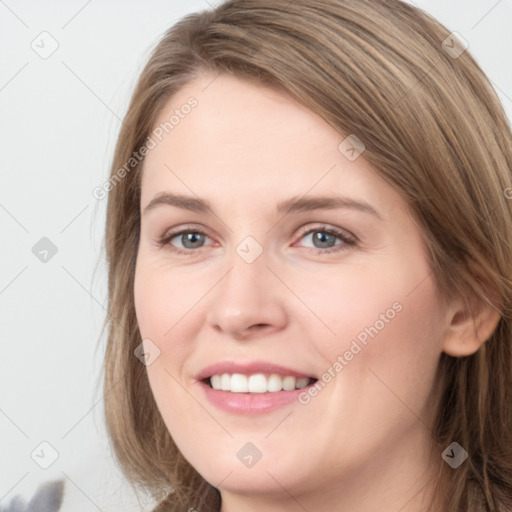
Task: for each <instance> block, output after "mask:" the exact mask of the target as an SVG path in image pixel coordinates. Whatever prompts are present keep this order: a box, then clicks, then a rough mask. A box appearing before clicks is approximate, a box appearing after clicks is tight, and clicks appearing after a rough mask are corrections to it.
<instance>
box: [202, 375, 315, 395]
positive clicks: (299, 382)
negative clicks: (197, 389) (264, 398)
mask: <svg viewBox="0 0 512 512" xmlns="http://www.w3.org/2000/svg"><path fill="white" fill-rule="evenodd" d="M309 383H310V378H309V377H292V376H286V377H281V375H277V374H275V373H273V374H271V375H265V374H263V373H255V374H253V375H243V374H241V373H234V374H232V375H231V374H229V373H223V374H222V375H212V377H210V384H211V386H212V388H213V389H220V390H222V391H231V393H267V392H270V393H275V392H276V391H282V390H284V391H292V390H294V389H302V388H305V387H306V386H308V385H309Z"/></svg>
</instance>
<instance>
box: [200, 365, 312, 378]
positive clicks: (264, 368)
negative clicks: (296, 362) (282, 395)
mask: <svg viewBox="0 0 512 512" xmlns="http://www.w3.org/2000/svg"><path fill="white" fill-rule="evenodd" d="M222 373H229V374H231V375H232V374H233V373H241V374H242V375H252V374H254V373H275V374H277V375H280V376H282V377H286V376H287V375H289V376H290V377H311V378H314V379H317V377H316V376H315V375H311V374H307V373H304V372H301V371H299V370H294V369H293V368H286V367H284V366H281V365H279V364H274V363H271V362H268V361H245V362H237V361H220V362H218V363H215V364H212V365H210V366H207V367H206V368H203V369H202V370H201V371H200V372H199V373H198V374H197V375H196V377H195V378H196V379H197V380H204V379H207V378H209V377H211V376H212V375H220V374H222Z"/></svg>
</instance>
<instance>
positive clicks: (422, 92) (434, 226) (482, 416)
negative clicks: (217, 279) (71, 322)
mask: <svg viewBox="0 0 512 512" xmlns="http://www.w3.org/2000/svg"><path fill="white" fill-rule="evenodd" d="M450 37H451V36H450V31H449V30H448V29H446V28H445V27H444V26H443V25H441V24H440V23H439V22H437V21H436V20H434V19H433V18H432V17H430V16H429V15H428V14H427V13H425V12H423V11H422V10H420V9H417V8H414V7H412V6H411V5H408V4H406V3H403V2H401V1H399V0H294V1H284V0H228V1H227V2H225V3H224V4H221V5H220V6H218V7H217V8H216V9H214V10H211V11H203V12H200V13H195V14H190V15H187V16H186V17H185V18H183V19H182V20H181V21H179V22H178V23H177V24H176V25H175V26H173V27H172V28H171V29H170V30H169V31H167V32H166V34H165V35H164V37H163V38H162V39H161V41H160V42H159V44H158V45H157V46H156V48H155V49H154V51H153V52H152V54H151V56H150V58H149V61H148V62H147V64H146V66H145V68H144V70H143V71H142V74H141V76H140V78H139V80H138V83H137V85H136V88H135V91H134V93H133V96H132V98H131V102H130V104H129V108H128V111H127V114H126V116H125V118H124V122H123V126H122V129H121V132H120V134H119V138H118V141H117V146H116V150H115V155H114V158H113V162H112V167H111V173H110V180H109V186H108V189H107V190H108V191H109V194H108V206H107V218H106V234H105V248H106V257H107V263H108V317H107V318H106V320H105V324H104V329H105V328H107V327H108V337H107V348H106V357H105V364H104V391H105V401H104V403H105V414H106V424H107V429H108V433H109V436H110V438H111V443H112V446H113V448H114V451H115V455H116V457H117V460H118V462H119V464H120V466H121V468H122V470H123V471H124V472H125V474H126V475H127V477H128V478H129V479H130V480H131V481H132V482H133V484H134V486H135V487H138V488H140V489H142V490H144V491H147V492H149V493H150V494H151V496H153V497H154V499H156V500H161V499H164V498H166V499H165V501H164V502H163V503H162V505H161V507H160V509H161V510H179V511H182V510H183V511H186V510H188V509H189V508H190V507H195V508H196V509H197V510H201V511H204V510H212V511H214V510H219V506H220V494H219V491H218V490H217V489H215V488H214V487H212V486H211V485H210V484H208V483H207V482H206V481H205V480H204V479H203V478H202V477H201V476H200V475H199V474H198V473H197V472H196V471H195V469H194V468H192V467H191V465H190V464H189V463H188V462H187V461H186V460H185V458H184V457H183V456H182V454H181V453H180V451H179V450H178V448H177V447H176V445H175V443H174V442H173V440H172V438H171V437H170V434H169V432H168V431H167V428H166V426H165V424H164V422H163V420H162V418H161V416H160V414H159V412H158V409H157V406H156V403H155V401H154V399H153V396H152V393H151V390H150V387H149V382H148V378H147V374H146V369H145V366H144V365H142V364H141V363H140V361H139V360H138V359H137V358H136V357H135V356H134V349H135V347H137V345H139V344H140V342H141V336H140V332H139V330H138V326H137V321H136V316H135V307H134V297H133V284H134V272H135V261H136V257H137V250H138V242H139V227H140V178H141V172H142V165H143V158H140V159H139V158H137V159H135V160H130V159H131V158H133V157H134V155H135V154H137V155H139V151H140V149H141V148H142V147H143V146H144V145H145V144H147V140H148V137H149V136H150V134H151V132H152V130H153V129H154V123H155V119H156V117H157V115H158V113H159V112H160V110H161V109H162V107H163V106H164V105H165V103H166V102H167V101H168V100H169V98H170V97H171V96H172V95H173V94H174V93H176V91H178V90H179V89H180V87H182V86H183V85H184V84H186V83H187V82H189V81H191V80H192V79H193V78H194V77H195V76H197V74H199V73H201V72H204V71H208V72H211V73H213V74H214V75H216V74H218V73H230V74H232V75H234V76H236V77H239V78H241V79H245V80H252V81H257V82H258V83H262V84H266V85H268V86H270V87H274V88H276V89H278V90H280V91H284V92H285V93H286V94H288V95H290V96H292V97H293V98H295V99H297V100H299V101H300V102H302V103H303V104H304V105H306V106H307V107H308V108H310V109H311V110H312V111H314V112H316V113H317V114H319V115H321V116H322V117H323V118H324V119H325V120H326V121H327V122H328V123H329V124H330V125H331V126H333V127H334V128H335V129H336V130H338V131H339V133H340V134H345V135H348V134H355V135H356V136H357V138H358V139H360V140H361V141H363V142H364V144H365V146H366V150H365V153H364V156H365V158H366V159H367V160H368V161H369V162H370V163H371V164H373V165H374V166H375V168H376V170H377V171H378V172H379V174H380V175H381V176H382V177H383V178H384V179H385V180H387V182H388V183H390V184H391V185H392V186H393V187H395V189H396V190H397V191H398V192H399V193H400V194H401V195H402V197H404V198H405V200H406V201H407V203H408V204H409V205H410V208H411V210H412V211H413V212H414V215H415V218H416V219H417V221H418V223H419V225H420V227H421V229H422V232H423V234H424V237H425V240H426V241H427V245H428V248H429V257H430V259H431V264H432V268H433V269H434V274H433V275H434V276H435V279H436V281H437V283H438V285H439V287H440V289H441V290H442V291H443V292H444V293H445V294H446V295H447V296H460V297H465V298H467V300H468V303H469V302H471V301H472V300H473V299H476V300H479V301H485V302H487V303H488V304H489V303H490V304H491V305H493V307H495V308H496V309H497V310H498V311H499V312H500V315H501V318H500V320H499V323H498V326H497V327H496V329H495V331H494V332H493V334H492V336H491V337H490V338H489V339H488V340H487V341H486V342H485V343H484V344H483V345H482V347H481V348H480V349H479V350H478V351H477V352H476V353H475V354H473V355H471V356H467V357H451V356H448V355H447V354H444V353H443V354H442V356H441V361H440V365H439V368H438V373H439V382H440V386H441V393H440V396H441V400H440V403H439V406H438V409H437V411H436V416H435V417H436V420H435V423H434V426H433V430H432V438H433V440H434V441H435V443H433V445H434V446H435V447H437V448H439V449H438V450H437V451H435V453H434V454H433V457H434V458H435V462H436V463H437V465H438V466H439V467H442V466H445V467H444V468H442V469H440V470H439V473H438V475H437V481H438V483H439V486H440V487H439V489H443V491H442V493H443V494H442V498H443V503H444V504H445V507H446V510H449V511H464V512H467V511H471V512H477V511H478V512H480V511H504V510H508V509H512V323H511V322H512V315H511V308H512V199H510V198H512V174H511V169H512V134H511V131H510V126H509V124H508V121H507V118H506V115H505V113H504V111H503V108H502V106H501V104H500V101H499V99H498V97H497V95H496V94H495V92H494V90H493V88H492V87H491V85H490V83H489V81H488V79H487V78H486V76H485V75H484V73H483V72H482V70H481V69H480V67H479V66H478V65H477V63H476V62H475V60H474V59H473V58H472V56H471V55H470V53H469V51H467V50H466V51H463V50H464V48H463V47H460V46H456V47H455V48H456V49H457V48H459V49H460V50H461V51H460V52H458V53H453V51H452V52H450V51H449V48H453V47H454V45H455V43H454V41H453V40H452V39H450ZM447 40H448V41H450V42H451V44H449V45H448V47H447V46H446V45H445V44H444V43H443V42H445V41H447ZM198 108H200V103H199V106H198ZM127 162H131V163H130V165H129V166H127ZM122 168H124V169H125V170H124V172H120V169H122ZM453 441H457V442H458V443H459V444H460V445H461V446H463V447H464V448H465V449H466V450H467V451H468V452H469V458H468V459H467V461H466V462H465V463H464V464H462V465H461V466H460V467H459V468H457V470H449V471H446V464H444V462H443V463H441V452H442V450H443V448H444V447H447V446H449V445H450V443H452V442H453ZM434 458H433V459H432V460H434ZM441 483H442V486H441Z"/></svg>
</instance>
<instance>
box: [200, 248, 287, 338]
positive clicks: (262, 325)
mask: <svg viewBox="0 0 512 512" xmlns="http://www.w3.org/2000/svg"><path fill="white" fill-rule="evenodd" d="M264 254H265V253H263V254H261V255H260V256H259V257H258V258H257V259H256V260H255V261H253V262H251V263H248V262H247V261H245V260H244V259H243V258H242V257H240V256H239V255H238V254H237V253H236V252H235V253H234V255H233V257H232V259H231V260H230V263H231V266H230V268H229V270H228V271H227V273H226V274H224V277H222V278H221V279H220V281H219V282H218V283H217V284H216V285H215V287H214V289H213V290H212V292H213V293H212V298H211V303H212V306H211V307H210V309H209V311H208V323H209V325H210V326H211V327H212V328H213V329H215V330H216V331H218V333H223V334H225V335H228V336H230V337H232V338H234V339H237V340H247V339H251V338H254V337H257V336H261V335H263V334H265V335H267V334H271V333H272V332H276V331H279V330H281V329H283V328H284V327H285V325H286V321H287V314H286V310H285V302H284V300H285V299H286V288H285V287H284V286H283V284H282V283H281V281H280V280H279V279H278V278H277V277H276V275H275V271H271V270H270V269H269V268H268V267H267V263H268V262H267V259H266V257H265V255H264Z"/></svg>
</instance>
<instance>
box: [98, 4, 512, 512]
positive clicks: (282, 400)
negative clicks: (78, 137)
mask: <svg viewBox="0 0 512 512" xmlns="http://www.w3.org/2000/svg"><path fill="white" fill-rule="evenodd" d="M511 168H512V135H511V132H510V129H509V126H508V123H507V119H506V116H505V114H504V112H503V109H502V107H501V105H500V103H499V100H498V99H497V97H496V95H495V93H494V91H493V89H492V87H491V86H490V85H489V82H488V80H487V79H486V77H485V75H484V74H483V72H482V71H481V69H480V68H479V67H478V65H477V64H476V63H475V61H474V60H473V58H472V57H471V55H470V54H469V52H468V51H467V48H466V46H465V45H464V42H463V41H461V40H460V39H458V38H457V37H456V36H455V35H454V34H450V32H449V31H448V30H447V29H446V28H444V27H443V26H442V25H440V24H439V23H438V22H437V21H435V20H433V19H432V18H431V17H429V16H428V15H427V14H425V13H424V12H422V11H421V10H418V9H415V8H414V7H412V6H410V5H408V4H405V3H402V2H399V1H397V0H393V1H389V0H388V1H384V0H299V1H296V2H286V1H275V0H231V1H228V2H226V3H225V4H222V5H220V6H219V7H217V8H216V9H215V10H213V11H205V12H202V13H199V14H193V15H189V16H187V17H186V18H184V19H183V20H182V21H180V22H179V23H178V24H177V25H175V26H174V27H173V28H171V29H170V30H169V31H168V33H167V34H166V35H165V36H164V37H163V39H162V41H161V42H160V43H159V44H158V46H157V47H156V49H155V50H154V52H153V54H152V55H151V57H150V59H149V62H148V63H147V65H146V67H145V69H144V70H143V72H142V74H141V77H140V79H139V82H138V84H137V87H136V89H135V92H134V94H133V97H132V100H131V103H130V106H129V109H128V113H127V115H126V118H125V120H124V123H123V127H122V130H121V133H120V135H119V140H118V144H117V147H116V152H115V156H114V161H113V165H112V171H111V178H110V180H109V198H108V211H107V220H106V251H107V259H108V265H109V318H108V319H107V321H106V323H105V326H108V346H107V353H106V359H105V391H106V395H105V411H106V420H107V427H108V429H109V434H110V436H111V440H112V444H113V447H114V449H115V453H116V456H117V458H118V460H119V462H120V464H121V467H122V468H123V470H124V471H125V473H126V475H127V476H128V477H129V478H130V479H131V481H132V482H134V483H135V484H136V485H138V486H140V487H141V488H142V489H143V490H147V491H149V492H150V493H151V494H152V495H153V496H154V497H155V498H156V499H157V500H162V501H161V503H160V505H159V506H158V507H157V509H155V510H179V511H187V510H189V511H190V510H198V511H204V510H211V511H217V510H221V511H222V512H232V511H242V510H257V509H258V510H265V511H274V510H290V511H292V510H315V511H324V510H351V511H354V512H362V511H367V510H376V509H378V510H380V511H396V510H401V511H402V512H406V511H407V512H413V511H416V512H417V511H424V510H435V511H450V512H451V511H455V510H461V511H490V510H495V511H505V510H510V509H511V507H512V438H511V430H512V400H511V394H512V391H511V390H512V365H511V363H512V356H511V346H512V326H511V305H512V265H511V262H512V219H511V211H512V208H511V201H510V197H512V175H511Z"/></svg>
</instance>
